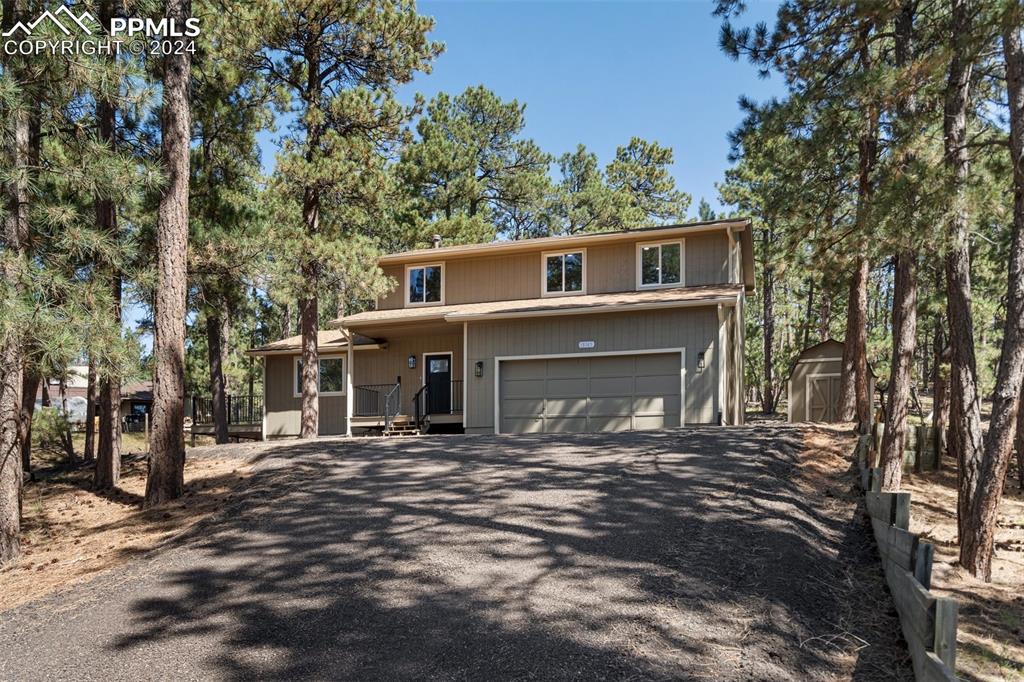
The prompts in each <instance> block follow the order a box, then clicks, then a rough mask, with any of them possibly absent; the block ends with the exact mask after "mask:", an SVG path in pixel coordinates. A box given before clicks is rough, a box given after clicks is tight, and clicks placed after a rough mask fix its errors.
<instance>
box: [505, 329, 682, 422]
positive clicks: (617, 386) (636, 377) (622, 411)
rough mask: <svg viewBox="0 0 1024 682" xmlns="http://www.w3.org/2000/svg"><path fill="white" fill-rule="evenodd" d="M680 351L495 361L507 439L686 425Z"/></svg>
mask: <svg viewBox="0 0 1024 682" xmlns="http://www.w3.org/2000/svg"><path fill="white" fill-rule="evenodd" d="M683 358H684V353H683V350H682V349H672V350H665V351H657V352H648V351H644V352H635V353H614V354H571V355H556V356H540V357H518V358H496V360H497V364H498V371H497V373H496V382H497V384H498V386H497V389H498V390H497V394H498V396H499V400H498V401H496V403H497V404H496V414H495V422H496V423H497V424H499V426H500V428H499V431H500V432H501V433H564V432H593V431H632V430H643V429H661V428H671V427H677V426H679V425H680V424H682V423H683V419H682V406H683V385H684V382H683V379H684V374H683V367H684V362H683Z"/></svg>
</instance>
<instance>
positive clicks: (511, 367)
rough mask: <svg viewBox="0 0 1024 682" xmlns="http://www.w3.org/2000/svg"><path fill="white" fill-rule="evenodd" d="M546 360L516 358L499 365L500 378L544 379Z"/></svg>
mask: <svg viewBox="0 0 1024 682" xmlns="http://www.w3.org/2000/svg"><path fill="white" fill-rule="evenodd" d="M547 366H548V365H547V361H546V360H518V361H516V362H506V363H503V364H502V365H501V378H502V380H506V379H507V380H510V381H511V380H514V379H544V378H545V377H546V376H547Z"/></svg>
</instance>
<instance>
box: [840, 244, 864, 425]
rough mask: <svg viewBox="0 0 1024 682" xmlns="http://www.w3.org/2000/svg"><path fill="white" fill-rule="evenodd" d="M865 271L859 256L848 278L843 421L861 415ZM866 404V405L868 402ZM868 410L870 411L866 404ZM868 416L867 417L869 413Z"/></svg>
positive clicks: (842, 405)
mask: <svg viewBox="0 0 1024 682" xmlns="http://www.w3.org/2000/svg"><path fill="white" fill-rule="evenodd" d="M868 274H869V265H868V259H867V258H865V257H863V256H859V257H858V258H857V260H856V263H855V267H854V270H853V276H852V278H851V280H850V299H849V302H848V303H847V307H846V340H845V343H844V344H843V368H842V375H841V376H840V379H839V421H844V422H848V421H854V420H860V419H862V417H861V410H860V406H861V404H862V400H861V393H863V394H865V395H866V394H867V357H866V346H867V316H868V286H867V285H868ZM868 399H870V396H868ZM868 405H869V406H870V402H868ZM868 411H869V412H870V407H869V408H868ZM868 420H869V421H870V415H869V416H868Z"/></svg>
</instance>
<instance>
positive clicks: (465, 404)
mask: <svg viewBox="0 0 1024 682" xmlns="http://www.w3.org/2000/svg"><path fill="white" fill-rule="evenodd" d="M468 370H469V322H463V323H462V430H463V431H465V430H466V412H467V410H469V401H468V400H466V398H468V397H469V371H468Z"/></svg>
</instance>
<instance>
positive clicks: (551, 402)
mask: <svg viewBox="0 0 1024 682" xmlns="http://www.w3.org/2000/svg"><path fill="white" fill-rule="evenodd" d="M544 416H545V417H577V416H578V417H586V416H587V399H586V398H548V399H547V400H545V401H544Z"/></svg>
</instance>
